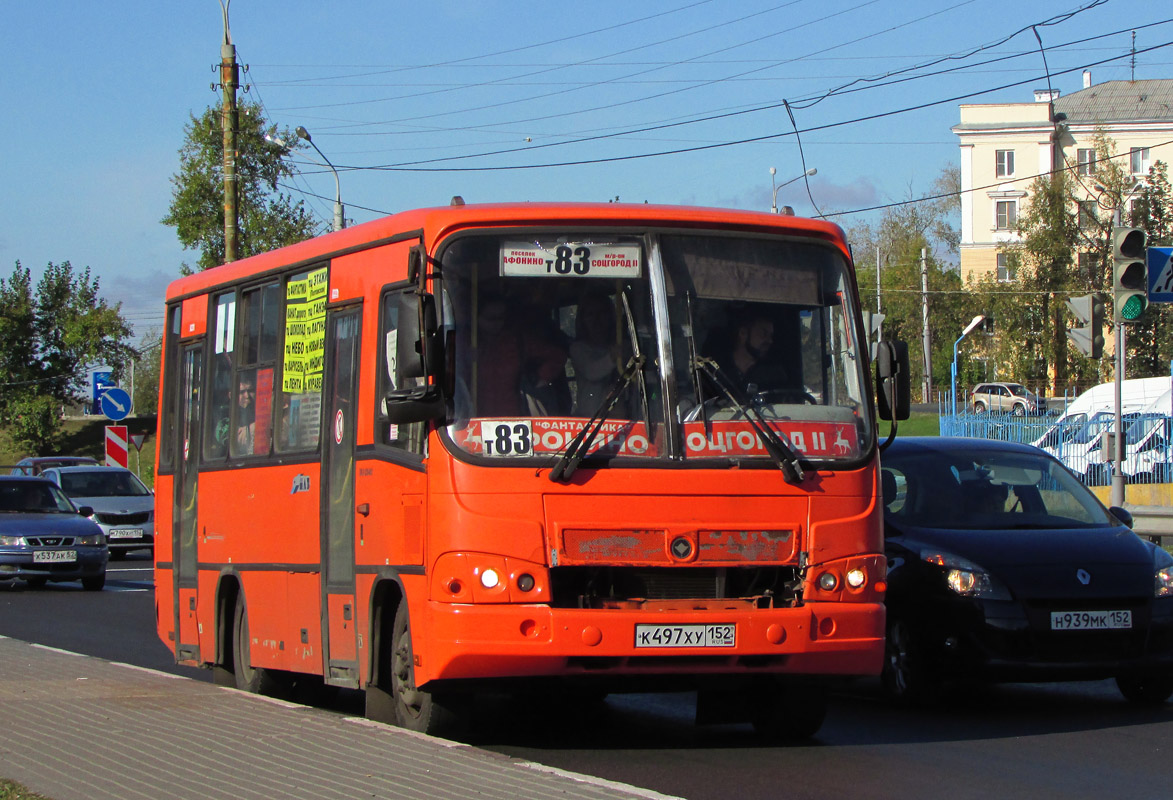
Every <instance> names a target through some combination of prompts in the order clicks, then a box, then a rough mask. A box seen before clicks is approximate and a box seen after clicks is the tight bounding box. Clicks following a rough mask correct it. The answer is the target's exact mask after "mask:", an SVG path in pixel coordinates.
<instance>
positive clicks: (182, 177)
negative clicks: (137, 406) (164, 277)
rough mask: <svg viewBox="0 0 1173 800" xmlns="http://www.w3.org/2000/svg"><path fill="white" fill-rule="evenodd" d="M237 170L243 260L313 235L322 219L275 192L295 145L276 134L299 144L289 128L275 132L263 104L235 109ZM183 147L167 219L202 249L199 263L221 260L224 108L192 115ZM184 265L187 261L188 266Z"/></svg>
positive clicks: (193, 245)
mask: <svg viewBox="0 0 1173 800" xmlns="http://www.w3.org/2000/svg"><path fill="white" fill-rule="evenodd" d="M237 117H238V119H237V131H236V149H237V157H236V175H237V192H238V197H237V211H238V215H239V227H238V237H239V239H238V251H237V252H238V255H239V257H241V258H244V257H247V256H250V255H255V254H256V253H262V252H265V251H267V250H272V249H274V248H276V247H281V246H284V245H287V244H294V243H295V242H300V241H302V240H304V239H308V238H310V237H312V236H314V235H315V234H316V233H318V232H319V230H320V229H321V228H322V225H321V223H320V222H319V221H318V220H317V219H316V218H315V217H314V216H313V214H311V213H310V212H309V211H308V210H307V209H306V208H305V207H304V205H303V204H302V202H301V201H300V200H299V201H296V202H294V201H293V200H292V199H291V198H290V197H289V196H287V195H285V194H282V193H280V192H279V191H278V181H280V180H281V179H282V178H286V177H289V176H290V175H292V174H293V172H294V170H293V168H292V167H291V166H290V165H289V164H287V163H286V162H285V161H284V160H283V159H284V156H286V155H288V154H289V153H290V152H291V151H292V149H293V146H290V145H281V144H278V143H277V142H275V141H270V140H266V138H265V136H266V134H268V135H269V136H270V137H271V138H274V139H280V140H283V141H285V142H299V140H298V138H297V137H296V135H295V134H294V133H293V132H292V131H282V132H278V131H277V128H276V126H274V125H269V124H268V123H267V122H266V120H265V118H264V115H263V114H262V112H261V107H260V106H259V105H256V104H252V103H242V104H241V105H240V107H239V110H238V114H237ZM185 130H186V138H185V140H184V143H183V147H181V148H180V150H179V172H178V173H177V174H175V175H173V176H171V185H172V191H171V206H170V208H169V209H168V212H167V216H165V217H164V218H163V220H162V222H163V223H164V224H165V225H170V226H172V227H174V228H175V232H176V234H177V235H178V237H179V241H180V242H181V243H182V244H183V246H184V247H185V248H187V249H189V250H198V251H199V258H198V260H197V261H196V268H197V269H199V270H205V269H209V268H211V267H215V266H218V265H220V264H222V263H224V158H223V153H224V139H223V132H222V128H221V112H220V109H219V108H217V107H209V108H208V109H207V110H205V111H204V113H203V114H202V115H201V116H199V117H196V116H194V115H193V116H192V117H191V122H190V123H189V124H188V125H187V127H186V129H185ZM184 266H185V268H187V265H184Z"/></svg>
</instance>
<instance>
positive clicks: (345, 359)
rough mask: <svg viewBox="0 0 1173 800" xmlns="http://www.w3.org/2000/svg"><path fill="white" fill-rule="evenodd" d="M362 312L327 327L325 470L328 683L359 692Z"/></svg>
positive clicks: (350, 312) (334, 316)
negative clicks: (357, 492) (357, 494)
mask: <svg viewBox="0 0 1173 800" xmlns="http://www.w3.org/2000/svg"><path fill="white" fill-rule="evenodd" d="M361 329H362V313H361V310H360V309H347V310H343V311H339V312H331V314H330V316H329V319H328V323H327V340H326V346H327V348H328V353H327V358H328V360H327V362H326V364H327V366H326V387H327V389H328V401H329V405H328V406H327V409H328V413H327V414H325V415H324V417H323V425H324V427H325V430H324V433H323V437H322V438H323V441H324V442H325V449H324V450H323V455H324V458H323V464H322V470H323V473H324V475H325V480H324V481H323V482H322V491H323V492H324V497H323V498H322V582H323V603H322V632H323V633H322V639H323V642H322V644H323V648H324V650H325V656H326V659H325V668H326V669H325V676H324V677H325V679H326V682H327V683H329V684H332V685H335V686H349V687H355V688H357V687H358V652H357V622H358V610H357V608H356V606H355V602H354V593H355V589H354V514H355V511H354V480H355V466H354V437H355V430H356V426H355V397H356V395H357V393H358V369H359V351H360V346H361Z"/></svg>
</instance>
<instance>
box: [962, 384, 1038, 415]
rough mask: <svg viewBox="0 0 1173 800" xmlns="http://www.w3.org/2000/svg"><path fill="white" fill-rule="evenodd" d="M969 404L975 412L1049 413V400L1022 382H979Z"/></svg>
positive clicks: (971, 394) (970, 396)
mask: <svg viewBox="0 0 1173 800" xmlns="http://www.w3.org/2000/svg"><path fill="white" fill-rule="evenodd" d="M969 405H970V408H972V409H973V412H974V413H975V414H984V413H986V412H987V411H989V412H992V413H998V414H1014V415H1015V416H1019V417H1023V416H1026V415H1027V414H1045V413H1047V401H1046V400H1044V399H1043V398H1042V397H1039V396H1038V395H1037V394H1035V393H1034V392H1032V391H1029V390H1028V389H1027V388H1026V387H1025V386H1023V385H1022V384H1021V383H979V384H978V385H977V386H975V387H973V391H972V392H971V393H970V395H969Z"/></svg>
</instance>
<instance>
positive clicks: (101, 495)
mask: <svg viewBox="0 0 1173 800" xmlns="http://www.w3.org/2000/svg"><path fill="white" fill-rule="evenodd" d="M41 476H42V477H44V478H47V479H49V480H51V481H53V483H55V484H57V485H58V486H60V487H61V489H62V491H64V492H65V494H67V495H69V499H71V500H72V501H73V502H74V503H75V504H77V505H79V506H89V507H91V508H92V509H93V510H94V516H93V519H94V522H97V523H98V526H99V527H100V528H101V529H102V533H104V534H106V544H107V545H108V546H109V548H110V557H111V558H113V559H119V558H125V557H126V554H127V553H129V552H130V551H131V550H150V551H152V552H153V551H154V546H155V495H154V493H153V492H152V491H151V490H150V489H148V488H147V487H146V485H145V484H144V483H143V482H142V481H140V480H139V479H138V476H136V475H135V474H134V473H133V472H131V471H130V470H128V469H123V468H122V467H101V466H93V467H53V468H51V469H47V470H45V471H44V472H42V473H41Z"/></svg>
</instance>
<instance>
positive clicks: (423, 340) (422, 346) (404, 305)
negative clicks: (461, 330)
mask: <svg viewBox="0 0 1173 800" xmlns="http://www.w3.org/2000/svg"><path fill="white" fill-rule="evenodd" d="M438 330H439V327H438V325H437V324H436V298H435V297H434V296H433V295H431V294H428V293H426V292H424V293H420V292H418V291H417V290H415V289H409V290H407V291H405V292H403V293H402V294H400V295H399V324H398V334H397V336H396V350H395V363H396V366H397V371H398V373H399V375H398V376H397V380H396V381H395V383H396V385H397V386H405V385H408V384H409V383H410V381H408V380H404V379H408V378H428V377H432V376H435V375H436V374H437V373H438V372H439V365H440V363H441V359H440V340H439V335H438Z"/></svg>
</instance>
